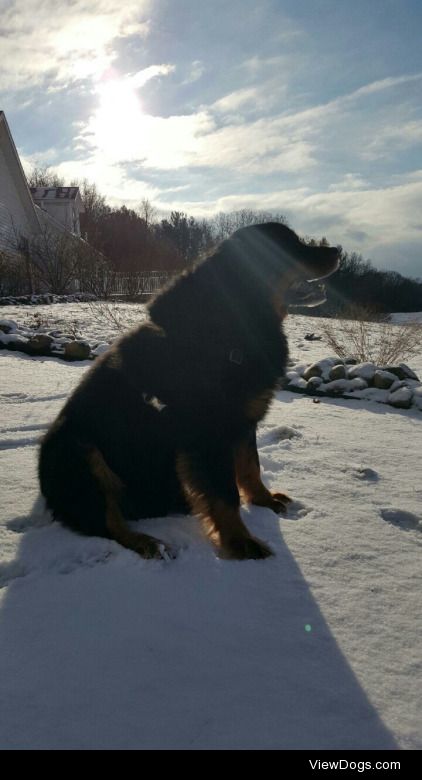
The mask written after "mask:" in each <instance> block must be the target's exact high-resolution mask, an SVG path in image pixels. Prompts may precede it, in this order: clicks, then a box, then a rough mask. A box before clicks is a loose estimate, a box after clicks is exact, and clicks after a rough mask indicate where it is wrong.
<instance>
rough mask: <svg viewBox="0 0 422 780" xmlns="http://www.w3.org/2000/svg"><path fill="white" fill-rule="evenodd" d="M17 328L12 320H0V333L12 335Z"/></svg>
mask: <svg viewBox="0 0 422 780" xmlns="http://www.w3.org/2000/svg"><path fill="white" fill-rule="evenodd" d="M17 329H18V326H17V324H16V322H15V321H14V320H0V331H3V333H14V332H15V331H16V330H17Z"/></svg>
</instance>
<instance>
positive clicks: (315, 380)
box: [308, 376, 322, 390]
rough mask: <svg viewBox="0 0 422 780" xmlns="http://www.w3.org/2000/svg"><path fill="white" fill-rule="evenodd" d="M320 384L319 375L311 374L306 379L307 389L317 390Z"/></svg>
mask: <svg viewBox="0 0 422 780" xmlns="http://www.w3.org/2000/svg"><path fill="white" fill-rule="evenodd" d="M320 385H322V379H321V377H320V376H311V378H310V380H309V381H308V389H309V390H317V389H318V387H319V386H320Z"/></svg>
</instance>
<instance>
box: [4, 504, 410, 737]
mask: <svg viewBox="0 0 422 780" xmlns="http://www.w3.org/2000/svg"><path fill="white" fill-rule="evenodd" d="M242 512H243V516H244V519H245V522H246V523H247V525H248V527H249V528H250V530H251V531H252V533H253V534H256V535H257V536H259V537H260V538H262V539H263V540H265V541H267V542H268V543H269V544H270V545H271V546H272V547H273V549H274V550H275V552H276V555H275V556H274V557H273V558H271V559H267V560H265V561H243V562H237V561H226V560H222V559H220V558H218V557H217V556H216V553H215V550H214V549H213V548H212V546H211V545H210V544H209V542H208V540H206V539H205V537H204V534H203V532H202V530H201V528H200V524H199V523H198V521H197V520H196V519H195V518H192V517H171V518H164V519H160V520H154V521H152V520H151V521H147V522H143V523H142V526H141V527H142V530H145V531H146V532H150V533H154V535H156V536H157V537H161V538H163V539H164V540H165V541H166V542H170V543H171V544H172V546H173V547H174V548H177V550H178V555H177V558H176V559H175V560H173V561H170V562H165V561H145V560H142V559H141V558H139V557H138V556H137V555H136V554H135V553H133V552H130V551H128V550H124V549H123V548H122V547H120V546H119V545H118V544H117V543H115V542H113V541H108V540H104V539H97V538H84V537H81V536H77V535H76V534H73V533H72V532H71V531H69V530H67V529H64V528H62V527H61V526H59V525H58V524H57V523H51V521H50V520H49V518H48V515H46V513H45V510H44V507H43V503H42V501H41V500H40V499H38V500H37V502H36V504H35V505H34V507H33V510H32V512H31V513H30V515H28V516H27V517H20V518H14V519H13V520H10V521H9V522H8V523H7V527H8V532H9V534H19V535H20V541H19V545H18V554H17V557H16V558H15V559H14V560H13V561H10V563H8V564H3V565H2V569H1V571H0V574H1V575H2V578H3V585H4V586H6V585H7V586H8V587H7V590H6V591H5V594H6V595H5V596H4V598H3V602H2V610H1V613H0V634H1V637H2V641H1V644H0V669H1V670H2V677H3V683H2V687H3V688H4V690H3V695H2V696H1V700H2V701H3V705H1V706H6V707H7V712H6V716H7V717H5V718H4V723H5V724H6V725H5V728H3V736H2V738H1V739H2V745H1V747H2V748H5V747H8V748H39V749H55V748H56V749H64V748H71V749H78V748H79V749H84V748H90V749H101V748H107V749H109V748H115V749H117V748H120V749H151V748H155V749H171V748H173V749H205V748H211V749H311V748H312V749H328V748H334V749H348V748H349V749H370V748H378V749H394V748H396V747H397V746H396V744H395V741H394V739H393V737H392V736H391V734H390V733H389V731H388V729H387V728H386V727H385V726H384V724H383V723H382V722H381V720H380V718H379V717H378V715H377V712H376V711H375V709H374V707H373V706H372V705H371V703H370V702H369V700H368V698H367V696H366V694H365V692H364V690H363V689H362V687H361V685H360V684H359V682H358V680H357V679H356V677H355V675H354V674H353V672H352V670H351V668H350V666H349V664H348V662H347V660H346V659H345V657H344V655H343V654H342V653H341V651H340V649H339V647H338V645H337V643H336V640H335V638H334V636H333V635H332V633H331V631H330V629H329V627H328V625H327V623H326V621H325V620H324V618H323V616H322V614H321V612H320V609H319V607H318V605H317V603H316V601H315V600H314V598H313V596H312V595H311V593H310V590H309V587H308V584H307V583H306V581H305V580H304V577H303V575H302V574H301V572H300V569H299V568H298V566H297V564H296V562H295V560H294V558H293V556H292V555H291V553H290V551H289V549H288V547H287V546H286V544H285V543H284V542H283V539H282V536H281V534H280V523H279V522H278V521H277V518H275V516H274V515H273V513H272V512H270V511H269V510H266V509H258V508H252V509H250V510H248V509H246V510H242Z"/></svg>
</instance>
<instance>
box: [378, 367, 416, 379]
mask: <svg viewBox="0 0 422 780" xmlns="http://www.w3.org/2000/svg"><path fill="white" fill-rule="evenodd" d="M384 370H385V371H389V373H390V374H394V375H395V376H396V377H398V379H416V380H417V381H418V382H419V381H420V380H419V377H418V376H417V375H416V374H415V372H414V371H412V369H411V368H409V366H407V365H406V363H399V365H398V366H385V369H384Z"/></svg>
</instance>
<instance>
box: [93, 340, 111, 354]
mask: <svg viewBox="0 0 422 780" xmlns="http://www.w3.org/2000/svg"><path fill="white" fill-rule="evenodd" d="M109 349H110V344H107V342H105V341H104V342H100V344H97V346H96V347H95V349H93V350H92V354H93V355H96V356H97V355H102V354H103V352H107V350H109Z"/></svg>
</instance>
